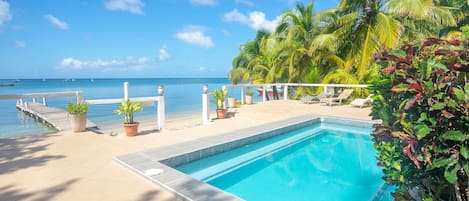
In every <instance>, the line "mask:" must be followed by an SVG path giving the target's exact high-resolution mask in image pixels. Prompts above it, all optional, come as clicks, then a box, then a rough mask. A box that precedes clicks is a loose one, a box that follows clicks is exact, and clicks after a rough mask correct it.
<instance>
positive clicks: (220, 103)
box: [213, 89, 228, 119]
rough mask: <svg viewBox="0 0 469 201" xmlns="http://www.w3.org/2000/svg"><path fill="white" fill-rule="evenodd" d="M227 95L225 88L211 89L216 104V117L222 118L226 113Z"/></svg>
mask: <svg viewBox="0 0 469 201" xmlns="http://www.w3.org/2000/svg"><path fill="white" fill-rule="evenodd" d="M227 95H228V91H227V90H221V89H215V90H214V91H213V97H214V98H215V104H216V105H217V118H219V119H224V118H225V115H226V110H225V108H224V106H225V99H226V96H227Z"/></svg>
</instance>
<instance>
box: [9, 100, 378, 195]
mask: <svg viewBox="0 0 469 201" xmlns="http://www.w3.org/2000/svg"><path fill="white" fill-rule="evenodd" d="M229 112H230V114H231V115H230V116H231V117H230V118H228V119H223V120H215V121H214V122H213V123H212V124H210V125H204V126H202V125H200V122H201V117H200V116H194V117H191V118H184V119H181V120H168V122H167V125H166V129H165V130H163V131H162V132H159V133H158V132H157V133H152V132H144V133H145V134H143V135H139V136H137V137H134V138H129V137H126V136H124V135H123V134H118V135H111V134H110V133H108V132H104V134H96V133H93V132H84V133H67V132H61V133H54V134H47V135H39V136H29V137H23V138H13V139H0V198H1V200H162V201H164V200H173V199H175V197H174V196H173V194H172V193H171V192H168V191H166V190H164V189H163V188H161V187H160V186H157V185H155V184H153V183H151V182H149V181H147V180H145V179H143V178H142V177H140V176H137V175H136V174H134V173H132V172H130V171H128V170H127V169H126V168H125V167H123V166H121V165H119V164H118V163H116V162H115V161H113V158H114V157H116V156H119V155H124V154H128V153H132V152H137V151H144V150H147V149H153V148H158V147H165V146H168V145H172V144H178V143H183V142H187V141H191V140H195V139H198V138H202V137H209V136H214V135H220V134H222V133H226V132H229V131H234V130H238V129H241V128H248V127H252V126H258V125H262V124H265V123H269V122H273V121H279V120H283V119H288V118H292V117H296V116H301V115H308V114H310V115H318V116H331V117H343V118H351V119H359V120H370V119H371V118H370V117H369V116H368V114H369V113H370V108H362V109H360V108H355V107H352V106H349V105H345V106H333V107H329V106H324V105H319V104H302V103H301V102H299V101H270V102H266V103H258V104H254V105H243V106H241V107H239V108H234V109H230V110H229ZM142 130H147V131H151V130H152V128H151V127H146V128H143V129H142Z"/></svg>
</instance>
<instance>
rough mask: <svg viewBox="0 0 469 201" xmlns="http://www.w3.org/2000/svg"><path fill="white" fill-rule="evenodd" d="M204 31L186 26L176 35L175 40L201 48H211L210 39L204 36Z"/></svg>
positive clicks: (203, 28)
mask: <svg viewBox="0 0 469 201" xmlns="http://www.w3.org/2000/svg"><path fill="white" fill-rule="evenodd" d="M205 31H206V28H205V27H202V26H194V25H187V26H186V27H184V29H183V30H182V31H180V32H178V33H176V38H178V39H180V40H183V41H185V42H187V43H190V44H193V45H198V46H201V47H206V48H210V47H213V42H212V38H211V37H210V36H207V35H205Z"/></svg>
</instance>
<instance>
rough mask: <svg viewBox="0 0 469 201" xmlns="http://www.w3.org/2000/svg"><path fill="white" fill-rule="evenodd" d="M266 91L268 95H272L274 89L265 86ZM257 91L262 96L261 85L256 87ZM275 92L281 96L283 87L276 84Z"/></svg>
mask: <svg viewBox="0 0 469 201" xmlns="http://www.w3.org/2000/svg"><path fill="white" fill-rule="evenodd" d="M265 90H266V91H267V95H268V96H272V95H274V89H273V88H272V87H270V86H269V87H266V89H265ZM257 92H259V96H262V94H263V93H264V90H263V89H262V87H259V88H258V89H257ZM277 94H278V95H279V96H283V88H282V87H281V86H277Z"/></svg>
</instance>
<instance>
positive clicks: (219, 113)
mask: <svg viewBox="0 0 469 201" xmlns="http://www.w3.org/2000/svg"><path fill="white" fill-rule="evenodd" d="M225 115H226V110H225V109H217V118H219V119H224V118H225Z"/></svg>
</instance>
